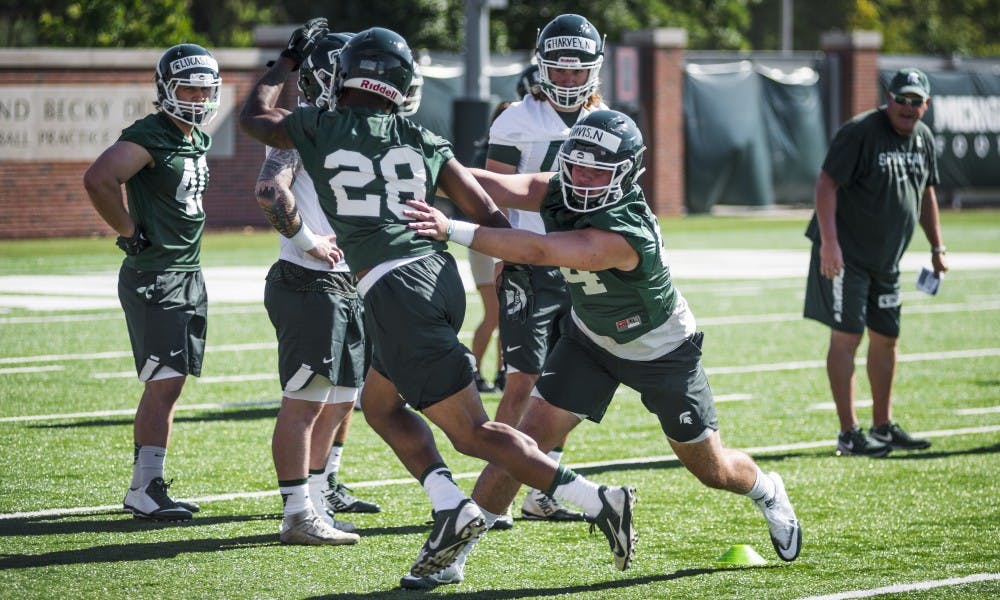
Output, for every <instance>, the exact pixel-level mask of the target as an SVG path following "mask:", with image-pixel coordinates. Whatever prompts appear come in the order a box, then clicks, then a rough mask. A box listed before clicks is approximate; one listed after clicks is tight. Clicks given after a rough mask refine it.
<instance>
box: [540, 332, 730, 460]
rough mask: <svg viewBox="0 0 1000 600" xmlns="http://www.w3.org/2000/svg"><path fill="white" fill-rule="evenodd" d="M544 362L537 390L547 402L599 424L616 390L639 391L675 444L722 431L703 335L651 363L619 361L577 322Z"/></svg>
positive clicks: (699, 333)
mask: <svg viewBox="0 0 1000 600" xmlns="http://www.w3.org/2000/svg"><path fill="white" fill-rule="evenodd" d="M567 321H568V326H567V328H566V333H565V334H564V335H563V336H562V337H561V338H559V341H558V342H556V345H555V347H554V348H553V349H552V352H551V353H550V354H549V358H548V360H546V361H545V368H544V369H543V370H542V375H541V377H539V378H538V382H537V383H536V384H535V387H536V388H537V389H538V392H539V393H540V394H541V395H542V397H543V398H544V399H545V401H546V402H548V403H549V404H552V405H553V406H556V407H559V408H562V409H563V410H567V411H570V412H573V413H577V414H581V415H587V418H589V419H590V420H591V421H594V422H596V423H600V422H601V419H603V418H604V413H605V412H606V411H607V409H608V406H609V405H610V404H611V400H612V398H613V397H614V394H615V390H617V389H618V386H619V385H625V386H628V387H630V388H632V389H633V390H635V391H637V392H639V395H640V398H641V399H642V404H643V405H644V406H645V407H646V410H648V411H649V412H651V413H653V414H654V415H656V417H657V419H659V421H660V428H661V429H663V433H665V434H666V435H667V437H669V438H670V439H672V440H674V441H677V442H690V441H692V440H697V439H699V438H701V437H702V436H703V435H704V433H705V430H706V429H711V430H713V431H718V429H719V421H718V418H717V417H716V414H715V399H714V397H713V396H712V388H711V387H710V386H709V385H708V379H707V378H706V376H705V370H704V369H703V368H702V366H701V344H702V339H703V334H702V333H701V332H698V333H696V334H694V335H693V336H691V337H690V338H688V339H687V340H685V341H684V342H683V343H682V344H681V345H680V346H679V347H677V348H676V349H674V350H673V351H672V352H670V353H668V354H666V355H664V356H661V357H660V358H658V359H656V360H651V361H635V360H626V359H624V358H619V357H617V356H614V355H612V354H610V353H608V352H607V351H606V350H604V349H603V348H601V347H600V346H598V345H597V344H595V343H593V342H592V341H590V339H588V338H587V336H586V335H585V334H584V333H583V332H581V331H580V329H579V328H578V327H577V326H576V324H575V323H574V322H573V320H572V319H568V320H567Z"/></svg>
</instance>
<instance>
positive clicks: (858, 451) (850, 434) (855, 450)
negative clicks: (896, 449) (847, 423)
mask: <svg viewBox="0 0 1000 600" xmlns="http://www.w3.org/2000/svg"><path fill="white" fill-rule="evenodd" d="M890 452H892V446H889V445H888V444H883V443H882V442H880V441H878V440H877V439H875V438H873V437H871V436H870V435H867V434H865V432H864V431H862V430H861V428H860V427H858V426H857V425H855V426H854V427H852V428H851V430H850V431H847V432H843V433H840V434H838V435H837V456H853V455H859V456H870V457H872V458H881V457H883V456H885V455H886V454H889V453H890Z"/></svg>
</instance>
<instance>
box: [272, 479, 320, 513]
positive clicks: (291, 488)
mask: <svg viewBox="0 0 1000 600" xmlns="http://www.w3.org/2000/svg"><path fill="white" fill-rule="evenodd" d="M278 491H279V492H280V493H281V499H282V500H283V501H284V503H285V509H284V514H285V516H286V517H287V516H289V515H294V514H295V513H300V512H302V511H304V510H306V509H307V508H312V501H311V500H310V499H309V484H308V483H306V482H302V483H300V484H296V485H280V486H278Z"/></svg>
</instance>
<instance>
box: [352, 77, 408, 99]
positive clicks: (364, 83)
mask: <svg viewBox="0 0 1000 600" xmlns="http://www.w3.org/2000/svg"><path fill="white" fill-rule="evenodd" d="M358 89H361V90H365V91H367V92H373V93H375V94H378V95H380V96H384V97H386V98H388V99H389V100H392V101H393V102H395V103H396V104H399V102H400V100H402V99H403V95H402V94H400V93H399V90H397V89H396V88H394V87H392V86H391V85H386V84H384V83H382V82H381V81H376V80H374V79H362V80H361V81H360V82H358Z"/></svg>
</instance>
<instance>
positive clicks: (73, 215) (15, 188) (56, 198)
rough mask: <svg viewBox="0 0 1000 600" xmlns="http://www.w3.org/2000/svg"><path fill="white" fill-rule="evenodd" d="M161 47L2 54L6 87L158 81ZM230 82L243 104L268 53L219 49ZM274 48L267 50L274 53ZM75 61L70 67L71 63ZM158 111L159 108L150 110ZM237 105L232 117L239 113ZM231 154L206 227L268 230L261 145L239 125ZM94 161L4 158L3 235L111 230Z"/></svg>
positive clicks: (218, 175)
mask: <svg viewBox="0 0 1000 600" xmlns="http://www.w3.org/2000/svg"><path fill="white" fill-rule="evenodd" d="M159 54H160V51H158V50H136V51H119V50H111V51H107V52H100V51H94V50H88V51H81V52H79V53H75V52H73V51H65V50H32V51H17V50H6V51H0V86H11V85H33V84H45V85H53V84H90V85H93V86H95V87H99V86H101V85H108V84H125V83H128V84H138V85H149V86H150V89H155V88H154V84H153V70H154V68H155V64H156V61H157V59H158V58H159ZM213 54H214V55H215V57H216V58H217V59H218V60H219V69H220V71H221V72H222V77H223V83H224V84H226V85H227V86H228V85H233V86H234V89H235V93H234V96H235V97H234V98H228V97H224V98H223V102H236V103H239V102H240V101H241V100H242V98H243V97H244V96H246V94H247V93H248V92H249V90H250V87H251V86H252V85H253V84H254V82H255V81H256V80H257V78H258V77H259V76H260V75H261V74H262V73H263V69H264V62H265V61H266V56H265V54H264V53H262V52H261V51H259V50H220V51H217V52H213ZM270 54H273V51H269V52H267V55H270ZM67 63H68V64H67ZM286 90H287V91H286V94H285V96H286V97H285V98H284V99H283V100H284V101H285V102H287V101H289V99H290V98H292V97H294V93H295V85H294V83H292V84H291V85H288V86H286ZM149 108H150V110H152V106H150V107H149ZM238 111H239V106H237V107H236V110H235V111H234V113H233V115H232V117H231V118H233V119H235V118H236V115H238ZM233 130H234V133H235V137H234V152H233V155H232V156H231V157H227V158H212V157H209V160H208V163H209V168H210V169H211V181H210V184H209V188H208V191H207V192H206V194H205V198H204V207H205V212H206V215H207V221H206V227H208V228H211V229H233V228H243V227H247V226H251V227H268V224H267V221H266V219H265V218H264V216H263V213H262V212H261V211H260V208H259V207H258V206H257V203H256V201H255V200H254V196H253V186H254V182H255V181H256V179H257V173H258V171H259V169H260V165H261V160H262V158H263V152H264V150H263V146H262V145H261V144H260V142H258V141H256V140H254V139H252V138H250V137H248V136H246V135H244V134H243V133H242V132H240V131H239V127H238V126H237V124H236V123H234V124H233ZM91 162H92V159H90V158H88V159H87V160H81V161H64V160H59V161H34V162H25V161H10V160H8V161H3V160H0V183H2V188H0V211H2V212H3V214H4V218H3V219H0V239H17V238H38V237H61V236H94V235H112V230H111V228H109V227H108V226H107V225H106V224H105V223H104V221H103V220H101V218H100V217H99V216H98V215H97V212H96V211H95V210H94V208H93V206H92V205H91V204H90V200H89V198H88V197H87V193H86V190H84V188H83V174H84V172H85V171H86V169H87V167H89V166H90V163H91Z"/></svg>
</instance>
